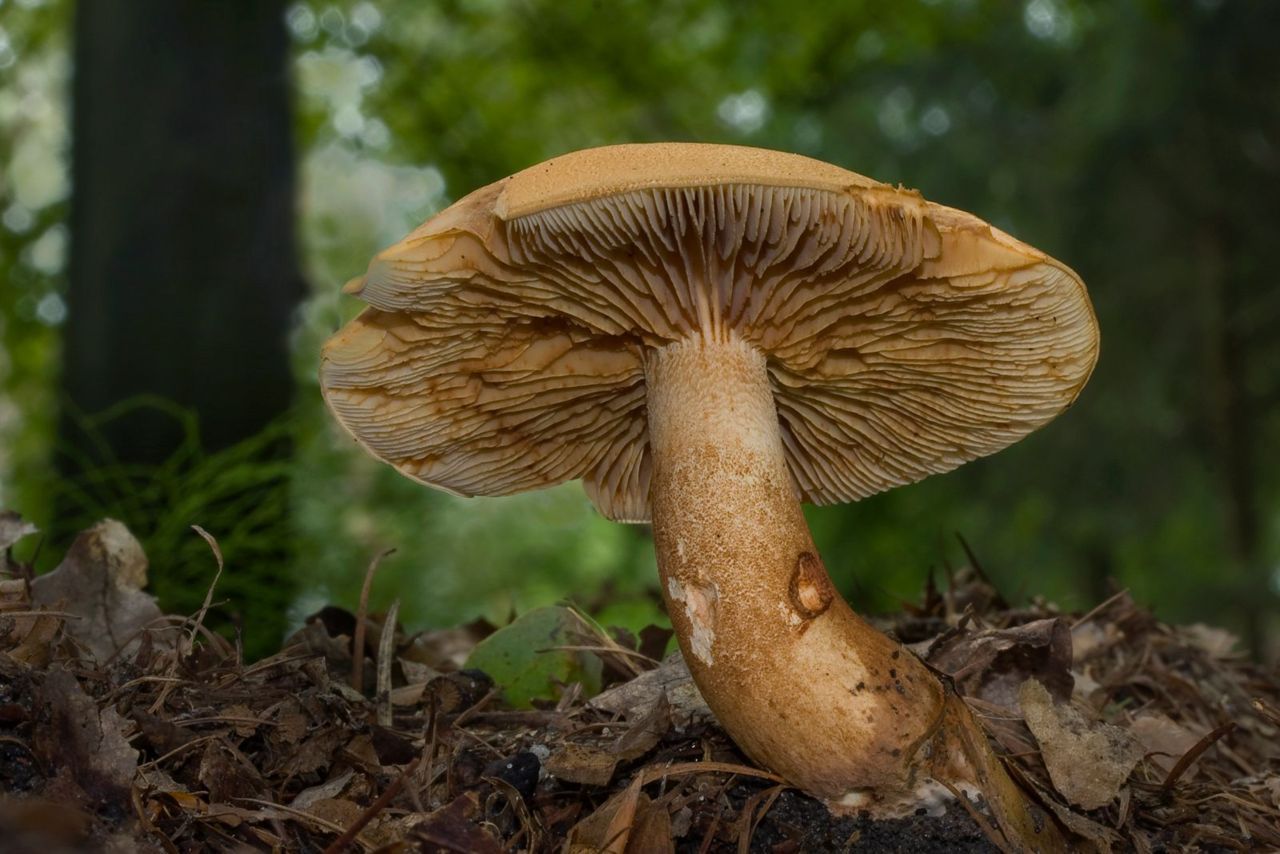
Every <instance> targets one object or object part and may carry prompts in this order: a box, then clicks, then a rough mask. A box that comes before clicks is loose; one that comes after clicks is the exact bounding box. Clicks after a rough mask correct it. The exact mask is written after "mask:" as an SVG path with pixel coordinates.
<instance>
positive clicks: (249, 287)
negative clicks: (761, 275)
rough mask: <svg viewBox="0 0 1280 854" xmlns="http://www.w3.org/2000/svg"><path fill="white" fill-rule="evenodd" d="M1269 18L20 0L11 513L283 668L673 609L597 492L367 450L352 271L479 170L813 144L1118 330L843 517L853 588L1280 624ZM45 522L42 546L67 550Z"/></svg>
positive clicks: (8, 260)
mask: <svg viewBox="0 0 1280 854" xmlns="http://www.w3.org/2000/svg"><path fill="white" fill-rule="evenodd" d="M1277 32H1280V4H1277V3H1274V2H1267V0H1184V2H1175V0H1169V1H1168V2H1156V0H1097V2H1089V1H1087V0H1026V2H1020V3H1013V2H1009V0H929V2H926V0H910V1H909V2H908V0H896V1H892V2H891V0H884V1H883V2H871V0H866V2H844V3H829V2H816V0H815V2H806V1H805V0H766V2H758V3H750V4H748V3H738V2H731V0H680V2H676V1H675V0H608V2H603V0H596V2H585V0H584V2H565V0H437V2H432V3H422V2H417V1H416V0H381V2H368V0H362V2H295V3H282V2H276V0H256V2H254V3H252V4H236V3H227V2H225V0H181V1H180V0H130V2H128V3H106V2H96V3H95V2H81V3H79V4H76V3H71V2H68V0H0V342H2V346H0V506H4V507H7V508H11V509H16V510H19V511H20V512H22V513H23V514H24V515H26V516H27V517H28V518H29V519H31V520H33V521H35V522H36V523H37V524H39V525H40V526H41V528H42V529H43V531H44V532H45V536H44V539H43V541H42V542H41V543H39V544H37V543H34V542H32V541H31V540H28V541H25V542H24V543H23V547H24V548H25V552H26V556H28V557H34V558H35V559H36V560H37V562H38V563H39V564H40V565H41V566H45V567H47V566H51V565H53V564H55V563H56V562H57V560H58V559H59V557H60V555H61V554H62V552H63V551H64V550H65V548H66V546H67V544H68V543H69V542H70V538H71V537H72V536H73V535H74V532H75V531H76V530H77V529H78V528H79V527H80V526H82V525H84V524H86V523H88V522H91V521H93V520H94V519H96V518H98V517H101V516H104V515H110V516H115V517H117V518H120V519H122V520H124V521H125V522H126V523H127V524H128V525H129V526H130V527H131V528H132V529H133V530H134V531H135V532H136V533H137V535H138V536H139V537H140V538H141V539H142V540H143V542H144V544H145V545H146V547H147V550H148V553H149V555H150V557H151V562H152V577H153V586H154V587H155V588H156V589H157V590H158V592H159V594H160V595H161V597H162V598H163V600H164V602H163V604H164V605H165V606H166V607H167V608H170V609H176V610H178V611H190V610H194V609H195V608H197V607H198V605H199V603H200V601H201V600H202V599H203V597H204V593H205V589H206V587H207V585H208V583H209V581H210V580H211V578H212V574H213V569H214V564H213V559H212V557H211V556H210V554H209V551H208V548H207V546H206V545H205V543H204V542H203V541H202V540H201V539H200V538H199V537H197V536H196V535H195V534H194V533H192V532H191V531H190V529H189V527H188V526H189V525H191V524H193V523H194V524H200V525H202V526H203V527H205V528H207V529H208V530H209V531H210V532H211V533H212V534H213V535H214V536H216V537H217V538H218V540H219V541H220V543H221V546H222V549H223V551H224V553H225V555H226V559H227V564H228V570H227V573H226V575H225V576H224V578H223V581H222V582H221V583H220V586H219V595H218V598H219V599H222V600H225V601H226V602H227V604H226V606H225V607H224V608H223V613H224V614H226V615H228V616H227V619H228V620H229V621H231V622H234V623H237V624H238V625H239V627H240V628H241V629H242V630H243V632H244V633H245V638H246V644H247V646H248V648H249V649H250V651H251V652H253V651H258V652H262V651H265V650H270V649H272V648H273V647H274V645H275V644H277V643H278V641H279V639H280V637H281V636H282V634H283V633H284V631H285V630H286V628H287V626H288V625H289V623H290V622H291V621H297V620H298V619H300V618H301V617H302V616H303V615H305V614H306V613H308V612H310V611H311V610H314V609H315V608H316V607H317V606H318V605H320V604H322V603H324V602H326V601H333V602H336V603H340V604H345V605H348V606H350V605H352V604H353V602H354V599H355V597H356V594H357V591H358V589H359V584H360V579H361V577H362V575H363V573H364V569H365V567H366V565H367V564H368V562H369V561H370V559H371V558H372V557H373V556H374V555H375V554H377V553H379V552H380V551H382V550H383V549H385V548H389V547H394V548H396V549H397V551H396V553H395V554H394V555H393V556H392V557H390V558H388V559H387V560H386V562H385V564H384V568H383V569H382V571H381V572H380V574H379V576H378V579H377V583H376V584H375V589H374V602H375V604H377V605H380V606H384V605H385V604H386V603H387V602H389V601H390V599H391V598H392V597H396V596H398V597H400V598H402V600H403V602H404V605H403V610H402V616H403V617H404V618H405V619H406V621H407V622H408V623H409V624H411V625H412V626H415V627H424V626H430V625H450V624H455V623H460V622H465V621H468V620H472V619H475V618H478V617H484V618H487V619H490V620H494V621H501V620H504V619H505V618H507V617H508V616H509V615H510V613H511V612H512V611H513V610H523V609H526V608H529V607H532V606H535V605H539V604H545V603H548V602H553V601H556V600H559V599H562V598H564V597H571V598H572V599H573V600H574V601H575V602H577V603H578V604H579V605H581V606H583V607H585V608H587V609H588V610H590V611H592V612H593V613H595V614H597V615H599V616H600V617H601V619H602V620H604V621H605V622H607V623H617V624H622V625H629V626H631V627H632V628H638V627H640V626H642V625H644V624H645V623H646V622H648V621H650V620H652V619H654V618H655V617H656V615H657V614H658V609H657V605H656V598H655V595H654V588H655V581H656V570H655V567H654V564H653V557H652V549H651V547H650V545H649V542H648V534H647V531H646V530H644V529H643V528H629V527H624V526H621V525H615V524H611V523H609V522H606V521H604V520H602V519H600V518H598V517H597V516H595V515H594V514H593V511H592V510H591V508H590V506H589V504H588V502H587V500H586V499H585V497H584V496H583V494H582V492H581V489H580V487H579V486H578V485H577V484H568V485H566V486H564V487H560V488H557V489H554V490H550V491H547V492H543V493H537V494H530V495H525V496H519V497H514V498H506V499H473V500H462V499H455V498H451V497H449V496H446V495H443V494H438V493H434V492H432V491H429V490H426V489H423V488H421V487H418V486H416V485H415V484H413V483H410V482H409V481H407V480H404V479H402V478H399V477H397V476H396V475H395V474H394V473H392V472H391V471H390V470H389V469H386V468H384V467H382V466H380V465H379V464H376V463H374V462H373V461H372V460H370V459H368V458H366V457H365V456H364V455H363V454H361V453H359V452H358V451H356V450H355V449H354V448H353V447H352V446H351V445H350V444H349V443H348V442H346V441H344V440H343V439H342V438H341V437H340V435H339V433H338V431H337V429H336V428H335V426H334V424H333V423H332V421H331V420H330V419H329V418H328V417H327V416H326V414H325V412H324V410H323V407H322V404H321V402H320V397H319V393H318V389H317V382H316V365H317V351H318V348H319V346H320V343H321V342H322V341H323V339H324V338H325V337H327V336H328V335H329V334H331V333H332V332H333V331H334V330H336V329H337V328H338V327H339V326H340V325H341V324H342V323H343V322H344V320H345V319H346V318H348V317H350V316H351V315H353V314H354V313H355V312H356V311H357V310H358V309H359V305H358V304H357V303H356V302H355V301H354V300H352V299H350V298H341V297H340V296H339V292H338V289H339V287H340V286H341V284H342V283H343V282H344V281H346V280H347V279H349V278H351V277H352V276H354V275H357V274H359V273H361V272H363V270H364V267H365V265H366V263H367V261H368V259H369V257H370V256H371V255H372V254H373V253H374V252H375V251H376V250H378V249H379V248H381V247H382V246H384V245H386V244H389V243H391V242H394V241H395V240H396V239H398V238H399V237H401V236H402V235H403V234H404V233H406V232H407V231H408V230H409V229H410V228H412V227H413V226H414V225H416V224H417V223H419V222H420V221H422V220H423V219H425V218H427V217H428V216H430V215H431V214H432V213H434V212H435V211H437V210H439V209H441V208H442V207H444V206H445V205H447V204H448V203H449V202H450V201H451V200H453V199H456V198H458V197H460V196H462V195H463V194H465V193H466V192H468V191H470V190H471V189H474V188H475V187H477V186H480V185H482V184H485V183H489V182H491V181H493V180H496V179H498V178H500V177H502V176H504V175H507V174H509V173H511V172H514V171H516V170H518V169H521V168H523V167H524V166H527V165H530V164H532V163H535V162H538V161H540V160H543V159H545V158H548V157H551V156H554V155H556V154H560V153H562V152H565V151H569V150H573V149H578V148H583V147H587V146H594V145H601V144H606V143H616V142H624V141H645V140H668V139H674V140H699V141H713V142H729V143H740V144H747V145H757V146H764V147H769V148H778V149H785V150H789V151H796V152H800V153H803V154H807V155H811V156H813V157H817V158H820V159H823V160H828V161H831V162H834V163H837V164H840V165H842V166H845V167H847V168H850V169H853V170H855V171H858V172H862V173H864V174H867V175H870V176H872V177H874V178H877V179H880V180H882V181H886V182H890V183H895V184H896V183H902V184H905V185H907V186H910V187H917V188H919V189H920V190H921V191H922V192H923V193H924V195H925V196H926V197H927V198H929V199H931V200H933V201H937V202H941V203H944V204H947V205H951V206H955V207H959V208H962V209H965V210H969V211H972V212H974V213H976V214H978V215H979V216H981V217H983V218H985V219H987V220H990V221H991V222H993V223H995V224H997V225H998V226H1000V227H1001V228H1003V229H1005V230H1007V231H1009V232H1011V233H1013V234H1015V235H1016V236H1018V237H1020V238H1022V239H1023V240H1026V241H1028V242H1030V243H1032V244H1033V245H1035V246H1037V247H1040V248H1042V249H1044V250H1045V251H1047V252H1048V253H1050V254H1051V255H1053V256H1055V257H1057V258H1060V259H1062V260H1064V261H1065V262H1067V263H1068V264H1070V265H1071V266H1073V267H1074V268H1075V269H1076V270H1078V271H1079V273H1080V274H1081V275H1082V276H1083V278H1084V279H1085V281H1086V282H1087V283H1088V285H1089V289H1090V293H1091V295H1092V298H1093V300H1094V302H1095V305H1096V308H1097V312H1098V316H1099V320H1100V323H1101V328H1102V333H1103V355H1102V360H1101V362H1100V364H1099V366H1098V369H1097V372H1096V373H1095V375H1094V377H1093V380H1092V381H1091V383H1090V384H1089V386H1088V387H1087V388H1086V389H1085V392H1084V394H1083V396H1082V397H1081V398H1080V400H1079V401H1078V403H1077V404H1076V406H1075V407H1074V408H1073V409H1072V410H1071V411H1070V412H1068V413H1067V414H1065V415H1064V416H1063V417H1061V418H1060V419H1059V420H1057V421H1055V422H1054V423H1052V424H1051V425H1050V426H1048V427H1046V428H1045V429H1043V430H1041V431H1039V432H1038V433H1036V434H1034V435H1032V436H1031V437H1030V438H1028V439H1026V440H1025V441H1023V442H1021V443H1020V444H1018V445H1016V446H1015V447H1013V448H1011V449H1009V450H1007V451H1005V452H1003V453H1001V454H998V455H996V456H995V457H992V458H989V459H987V460H982V461H979V462H976V463H972V464H970V465H968V466H966V467H964V468H962V469H960V470H958V471H956V472H954V473H952V474H948V475H945V476H940V477H934V478H931V479H929V480H927V481H924V482H922V483H920V484H917V485H914V486H911V487H907V488H902V489H898V490H895V491H893V492H891V493H888V494H886V495H882V496H879V497H877V498H874V499H870V500H867V501H863V502H861V503H859V504H856V505H851V506H846V507H836V508H822V509H814V510H812V512H811V515H810V518H811V521H812V525H813V528H814V531H815V535H816V538H817V540H818V544H819V546H820V548H821V549H822V551H823V554H824V556H825V558H826V560H827V564H828V566H829V567H830V568H831V570H832V572H833V574H834V575H835V577H836V581H837V583H838V584H839V586H840V587H841V589H842V590H843V591H844V593H845V594H846V595H847V596H848V597H849V598H850V599H851V600H852V601H853V603H854V604H855V606H856V607H859V608H862V609H867V610H871V611H877V610H879V611H884V610H894V609H897V608H899V607H901V604H902V603H903V602H905V601H911V600H915V599H917V598H918V597H919V595H920V592H921V590H922V589H923V586H924V584H925V579H926V578H927V577H928V576H929V575H930V573H934V574H935V575H936V577H938V578H939V579H940V580H941V579H942V578H943V577H944V576H945V574H946V573H947V571H948V568H949V567H954V566H958V565H961V564H963V563H965V562H966V561H967V558H966V556H965V553H964V551H963V550H962V548H961V546H960V544H959V541H958V538H957V535H961V536H963V538H964V540H965V541H967V542H968V543H969V545H970V546H971V547H972V549H973V552H974V553H975V554H976V555H977V557H978V559H979V561H980V562H981V563H982V565H983V567H984V568H985V570H986V571H987V573H988V574H989V575H990V576H991V577H992V578H993V580H994V581H995V582H996V584H997V585H998V586H999V587H1000V588H1001V590H1002V591H1003V592H1004V593H1005V595H1006V596H1007V597H1008V598H1010V599H1011V600H1013V601H1015V602H1016V601H1025V600H1026V599H1028V598H1030V597H1044V598H1046V599H1049V600H1051V601H1054V602H1056V603H1058V604H1059V605H1060V606H1062V607H1063V608H1067V609H1087V608H1089V607H1090V606H1092V605H1093V604H1095V603H1096V602H1098V601H1100V600H1101V599H1102V598H1104V597H1106V596H1107V595H1109V594H1110V593H1111V592H1113V591H1114V590H1117V589H1120V588H1129V589H1130V590H1131V591H1132V592H1133V595H1134V596H1135V597H1136V598H1137V599H1138V600H1139V601H1141V602H1142V603H1144V604H1147V605H1150V606H1151V607H1153V608H1154V609H1155V610H1156V612H1157V614H1158V615H1159V616H1160V617H1161V618H1163V619H1166V620H1171V621H1184V622H1196V621H1203V622H1209V623H1214V624H1220V625H1225V626H1228V627H1230V628H1232V629H1233V630H1234V631H1236V632H1238V633H1240V634H1241V636H1242V637H1243V638H1244V639H1245V641H1246V643H1247V644H1248V645H1249V646H1250V647H1251V648H1252V649H1253V650H1254V651H1255V652H1256V653H1258V654H1261V655H1264V656H1267V657H1271V658H1274V657H1275V656H1276V651H1277V643H1278V642H1277V638H1278V637H1280V631H1278V628H1280V626H1278V623H1280V616H1278V612H1280V609H1278V608H1277V604H1278V603H1280V453H1277V451H1276V448H1277V442H1278V440H1280V286H1278V284H1277V276H1276V272H1275V266H1274V263H1273V262H1272V260H1271V259H1272V257H1273V250H1274V246H1275V243H1276V240H1277V234H1278V233H1280V204H1278V202H1277V198H1278V196H1280V192H1278V191H1280V51H1277V50H1276V49H1275V47H1274V36H1275V34H1276V33H1277ZM37 546H38V554H35V553H34V552H35V550H36V549H37Z"/></svg>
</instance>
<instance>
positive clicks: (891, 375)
mask: <svg viewBox="0 0 1280 854" xmlns="http://www.w3.org/2000/svg"><path fill="white" fill-rule="evenodd" d="M347 291H348V292H350V293H353V294H356V295H358V296H359V297H360V298H361V299H363V300H364V301H365V302H367V303H368V304H369V306H370V308H368V309H366V310H365V311H364V312H363V313H362V314H360V316H359V317H357V318H356V319H355V320H353V321H351V322H350V323H349V324H347V326H345V327H344V328H343V329H342V330H340V331H339V332H338V333H337V334H336V335H334V336H333V338H331V339H330V340H329V342H328V343H327V344H326V345H325V347H324V351H323V354H322V363H321V384H322V387H323V389H324V394H325V399H326V401H327V402H328V405H329V407H330V408H331V409H332V411H333V412H334V413H335V415H336V416H337V418H338V420H339V421H340V422H341V423H342V425H343V426H344V427H345V428H346V430H347V431H349V432H350V433H351V435H352V436H353V437H355V439H356V440H357V441H358V442H359V443H360V444H361V445H363V446H364V447H365V448H366V449H367V450H368V451H369V452H370V453H371V454H373V455H374V456H376V457H378V458H380V459H382V460H384V461H386V462H388V463H390V464H391V465H393V466H394V467H395V468H396V469H398V470H399V471H400V472H401V473H403V474H405V475H407V476H409V477H411V478H413V479H415V480H418V481H421V482H422V483H426V484H429V485H431V486H435V487H438V488H440V489H444V490H447V491H449V492H453V493H456V494H461V495H505V494H511V493H515V492H521V491H524V490H528V489H535V488H539V487H545V486H551V485H554V484H557V483H560V482H562V481H565V480H573V479H578V478H581V479H582V480H583V482H584V485H585V487H586V490H587V493H588V495H589V496H590V497H591V499H592V501H593V502H594V503H595V505H596V507H597V508H599V510H600V511H601V512H602V513H603V514H604V515H606V516H608V517H610V518H613V519H619V520H624V521H644V520H647V519H648V518H649V475H650V469H651V462H650V451H649V442H648V426H647V420H646V419H647V410H646V403H645V374H644V362H645V358H646V353H647V352H649V351H651V349H652V348H657V347H662V346H664V345H666V344H669V343H672V342H675V341H678V340H682V339H688V338H694V337H698V336H703V337H710V338H715V339H717V340H722V339H725V338H727V337H729V336H737V337H739V338H741V339H742V340H745V341H747V342H749V343H750V344H752V345H754V346H756V347H758V348H759V349H760V350H762V351H763V352H764V353H765V355H766V357H767V370H768V372H769V381H770V384H771V385H772V387H773V390H774V399H775V402H776V405H777V411H778V421H779V426H780V429H781V434H782V440H783V445H784V447H785V450H786V454H787V461H788V465H789V467H790V470H791V473H792V475H793V476H794V478H795V484H796V488H797V491H798V493H799V496H800V498H801V499H802V500H804V501H808V502H811V503H815V504H832V503H838V502H845V501H853V500H856V499H859V498H862V497H864V496H868V495H872V494H874V493H877V492H881V491H883V490H885V489H889V488H891V487H894V486H897V485H900V484H905V483H909V482H912V481H915V480H919V479H920V478H923V477H925V476H927V475H929V474H935V473H940V472H944V471H949V470H950V469H953V468H955V467H956V466H959V465H960V464H962V463H964V462H967V461H969V460H972V459H975V458H977V457H981V456H984V455H986V454H990V453H993V452H995V451H997V450H999V449H1001V448H1004V447H1006V446H1008V445H1010V444H1012V443H1013V442H1015V441H1017V440H1018V439H1020V438H1022V437H1023V436H1025V435H1026V434H1027V433H1029V432H1031V431H1032V430H1034V429H1036V428H1037V427H1039V426H1040V425H1042V424H1044V423H1045V422H1046V421H1048V420H1050V419H1051V418H1053V417H1054V416H1055V415H1057V414H1058V413H1059V412H1061V411H1062V410H1063V409H1065V408H1066V407H1067V406H1068V405H1069V404H1070V403H1071V402H1072V401H1073V400H1074V399H1075V397H1076V395H1077V394H1079V392H1080V389H1081V388H1082V387H1083V385H1084V383H1085V381H1086V380H1087V379H1088V377H1089V374H1090V372H1091V371H1092V369H1093V365H1094V363H1095V361H1096V359H1097V353H1098V331H1097V322H1096V320H1095V318H1094V315H1093V309H1092V307H1091V306H1090V304H1089V298H1088V295H1087V293H1086V292H1085V288H1084V285H1083V283H1082V282H1081V281H1080V279H1079V277H1078V276H1077V275H1076V274H1075V273H1074V272H1072V271H1071V270H1070V269H1069V268H1067V267H1066V266H1065V265H1063V264H1061V263H1059V262H1057V261H1055V260H1053V259H1052V258H1049V257H1048V256H1046V255H1045V254H1044V253H1042V252H1040V251H1038V250H1036V249H1034V248H1032V247H1030V246H1028V245H1026V244H1025V243H1022V242H1020V241H1018V240H1016V239H1014V238H1012V237H1010V236H1009V235H1007V234H1005V233H1004V232H1002V231H1000V230H999V229H996V228H994V227H993V226H991V225H988V224H987V223H985V222H983V221H982V220H980V219H978V218H976V217H974V216H971V215H969V214H967V213H963V212H961V211H958V210H954V209H952V208H947V207H943V206H941V205H936V204H932V203H930V202H926V201H925V200H924V199H923V198H922V197H921V196H920V194H919V193H917V192H915V191H912V190H906V189H902V188H894V187H890V186H888V185H885V184H881V183H879V182H876V181H873V180H871V179H869V178H865V177H863V176H862V175H857V174H855V173H853V172H848V171H845V170H844V169H840V168H838V167H836V166H832V165H830V164H827V163H822V162H820V161H817V160H812V159H810V158H807V157H801V156H799V155H794V154H785V153H781V152H774V151H766V150H762V149H755V148H743V147H738V146H726V145H701V144H691V143H659V144H649V145H619V146H610V147H605V148H595V149H589V150H586V151H579V152H575V153H572V154H566V155H564V156H561V157H557V158H555V159H553V160H549V161H547V162H545V163H541V164H538V165H537V166H533V167H530V168H529V169H526V170H524V171H522V172H518V173H516V174H515V175H512V176H510V177H508V178H504V179H503V180H501V181H498V182H496V183H494V184H490V185H489V186H487V187H483V188H481V189H479V190H476V191H475V192H473V193H471V194H470V195H468V196H466V197H465V198H463V199H461V200H459V201H458V202H456V203H455V204H453V205H452V206H450V207H449V208H447V209H446V210H444V211H442V212H441V213H440V214H438V215H436V216H435V217H432V218H431V219H429V220H428V221H427V222H425V223H424V224H423V225H421V226H419V227H418V228H417V229H416V230H415V231H413V233H411V234H410V235H409V236H408V237H406V238H405V239H404V240H402V241H401V242H399V243H397V244H396V245H394V246H392V247H390V248H389V249H386V250H385V251H383V252H381V253H380V254H379V255H378V256H377V257H375V258H374V259H373V262H372V263H371V264H370V266H369V270H368V272H367V273H366V274H365V276H364V277H363V278H362V279H358V280H354V281H353V282H352V283H351V284H350V285H348V286H347Z"/></svg>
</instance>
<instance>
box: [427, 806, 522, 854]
mask: <svg viewBox="0 0 1280 854" xmlns="http://www.w3.org/2000/svg"><path fill="white" fill-rule="evenodd" d="M479 812H480V805H479V803H478V802H477V800H476V795H475V793H474V792H468V793H465V794H462V795H459V796H458V797H456V798H454V799H453V800H452V801H450V802H449V803H448V804H446V805H445V806H443V807H441V808H440V809H438V810H436V811H435V812H433V813H431V814H430V815H428V816H427V817H426V818H424V819H423V820H422V821H420V822H418V823H417V824H415V825H414V826H413V830H412V832H411V838H412V839H413V840H414V841H416V842H418V843H425V844H427V845H431V846H435V847H434V848H425V849H424V850H428V851H434V850H440V851H446V852H450V854H502V846H501V845H499V844H498V841H497V840H496V839H494V838H493V835H492V834H491V833H489V832H488V831H487V830H485V829H484V828H483V827H480V826H479V824H477V821H476V817H477V815H478V813H479Z"/></svg>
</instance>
